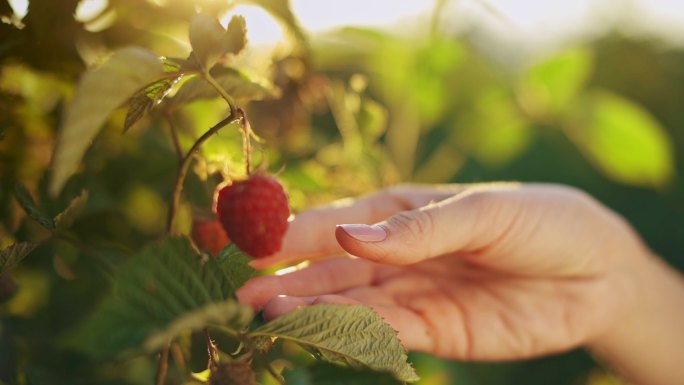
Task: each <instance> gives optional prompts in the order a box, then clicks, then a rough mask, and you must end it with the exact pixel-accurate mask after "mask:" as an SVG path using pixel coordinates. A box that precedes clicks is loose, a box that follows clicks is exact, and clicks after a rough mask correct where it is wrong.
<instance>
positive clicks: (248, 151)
mask: <svg viewBox="0 0 684 385" xmlns="http://www.w3.org/2000/svg"><path fill="white" fill-rule="evenodd" d="M238 113H239V114H240V115H241V116H242V119H241V120H240V132H241V133H242V152H243V156H244V157H245V171H246V172H247V175H250V174H251V165H250V163H251V160H252V142H251V140H250V131H252V127H251V126H250V125H249V120H248V119H247V113H246V112H245V110H243V109H242V108H238Z"/></svg>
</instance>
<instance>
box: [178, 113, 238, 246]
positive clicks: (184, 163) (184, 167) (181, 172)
mask: <svg viewBox="0 0 684 385" xmlns="http://www.w3.org/2000/svg"><path fill="white" fill-rule="evenodd" d="M239 118H240V117H239V116H238V115H237V114H236V113H231V114H230V115H229V116H228V117H227V118H225V119H223V120H222V121H220V122H218V123H216V124H215V125H214V126H213V127H211V128H210V129H209V130H207V132H205V133H204V134H203V135H202V136H200V137H199V139H197V141H196V142H195V143H194V144H193V145H192V147H190V150H188V152H187V154H185V156H184V157H183V159H182V160H181V162H180V166H179V167H178V175H176V183H175V187H174V189H173V198H172V199H171V203H170V205H169V217H168V220H167V222H166V232H167V233H169V234H173V233H174V231H175V224H176V223H175V222H176V213H177V211H178V206H180V200H181V195H182V194H183V182H184V181H185V176H186V175H187V173H188V169H189V168H190V161H191V160H192V157H193V156H194V155H195V152H197V150H199V148H200V146H201V145H202V143H204V142H205V141H206V140H207V139H209V138H210V137H211V136H212V135H214V134H215V133H217V132H218V131H219V130H220V129H221V128H223V127H225V126H227V125H229V124H230V123H233V122H234V121H236V120H238V119H239Z"/></svg>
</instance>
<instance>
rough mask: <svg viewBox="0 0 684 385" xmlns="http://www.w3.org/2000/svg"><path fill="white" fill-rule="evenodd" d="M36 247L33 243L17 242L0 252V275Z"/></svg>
mask: <svg viewBox="0 0 684 385" xmlns="http://www.w3.org/2000/svg"><path fill="white" fill-rule="evenodd" d="M36 247H38V244H37V243H33V242H18V243H15V244H13V245H10V246H8V247H6V248H4V249H2V250H0V274H2V273H5V272H7V271H9V270H10V269H11V268H13V267H14V266H16V265H17V264H18V263H19V262H21V260H22V259H24V257H26V256H27V255H28V254H29V253H30V252H32V251H33V249H35V248H36Z"/></svg>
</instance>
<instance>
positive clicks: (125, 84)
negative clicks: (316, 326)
mask: <svg viewBox="0 0 684 385" xmlns="http://www.w3.org/2000/svg"><path fill="white" fill-rule="evenodd" d="M169 76H170V75H169V74H168V73H166V72H164V66H163V64H162V62H161V61H160V60H159V58H157V57H156V56H155V55H153V54H152V53H150V52H148V51H146V50H144V49H142V48H127V49H124V50H121V51H119V52H117V53H116V54H114V56H112V58H111V59H109V60H108V61H107V62H106V63H104V64H103V65H102V66H100V67H99V68H97V69H95V70H93V71H90V72H87V73H86V74H85V75H84V76H83V77H82V78H81V81H80V82H79V84H78V86H77V87H76V92H75V96H74V99H73V100H72V101H71V103H70V104H69V105H68V107H67V109H66V112H65V118H64V121H63V122H62V126H61V127H60V130H59V134H58V138H57V145H56V148H55V153H54V157H53V162H52V163H53V171H52V179H51V180H50V193H51V194H53V195H56V194H57V193H58V192H59V191H60V190H61V189H62V186H64V183H65V182H66V180H67V178H68V177H69V175H70V174H71V173H72V172H73V171H74V169H75V168H76V166H77V165H78V164H79V162H80V161H81V159H82V158H83V154H85V151H86V149H87V148H88V146H89V145H90V143H91V142H92V140H93V139H94V138H95V136H96V135H97V133H98V132H99V131H100V129H101V128H102V126H103V124H104V123H105V121H106V120H107V118H108V116H109V115H110V114H111V113H112V111H114V110H115V109H117V108H118V107H120V106H121V105H122V104H124V103H125V102H126V100H128V98H130V97H131V95H133V94H134V93H135V92H136V91H138V90H139V89H141V88H143V87H145V86H146V85H148V84H150V83H152V82H154V81H156V80H158V79H161V78H164V77H169Z"/></svg>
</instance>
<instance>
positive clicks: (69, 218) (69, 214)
mask: <svg viewBox="0 0 684 385" xmlns="http://www.w3.org/2000/svg"><path fill="white" fill-rule="evenodd" d="M86 203H88V191H87V190H82V191H81V193H80V194H79V195H78V196H77V197H76V198H74V199H72V200H71V202H69V205H68V206H67V208H66V209H64V211H62V212H61V213H59V214H57V216H56V217H55V219H54V222H55V227H56V228H58V229H61V228H66V227H69V226H71V225H72V224H73V223H74V219H76V217H77V216H78V215H79V214H80V213H81V212H82V211H83V209H84V208H85V205H86Z"/></svg>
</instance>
